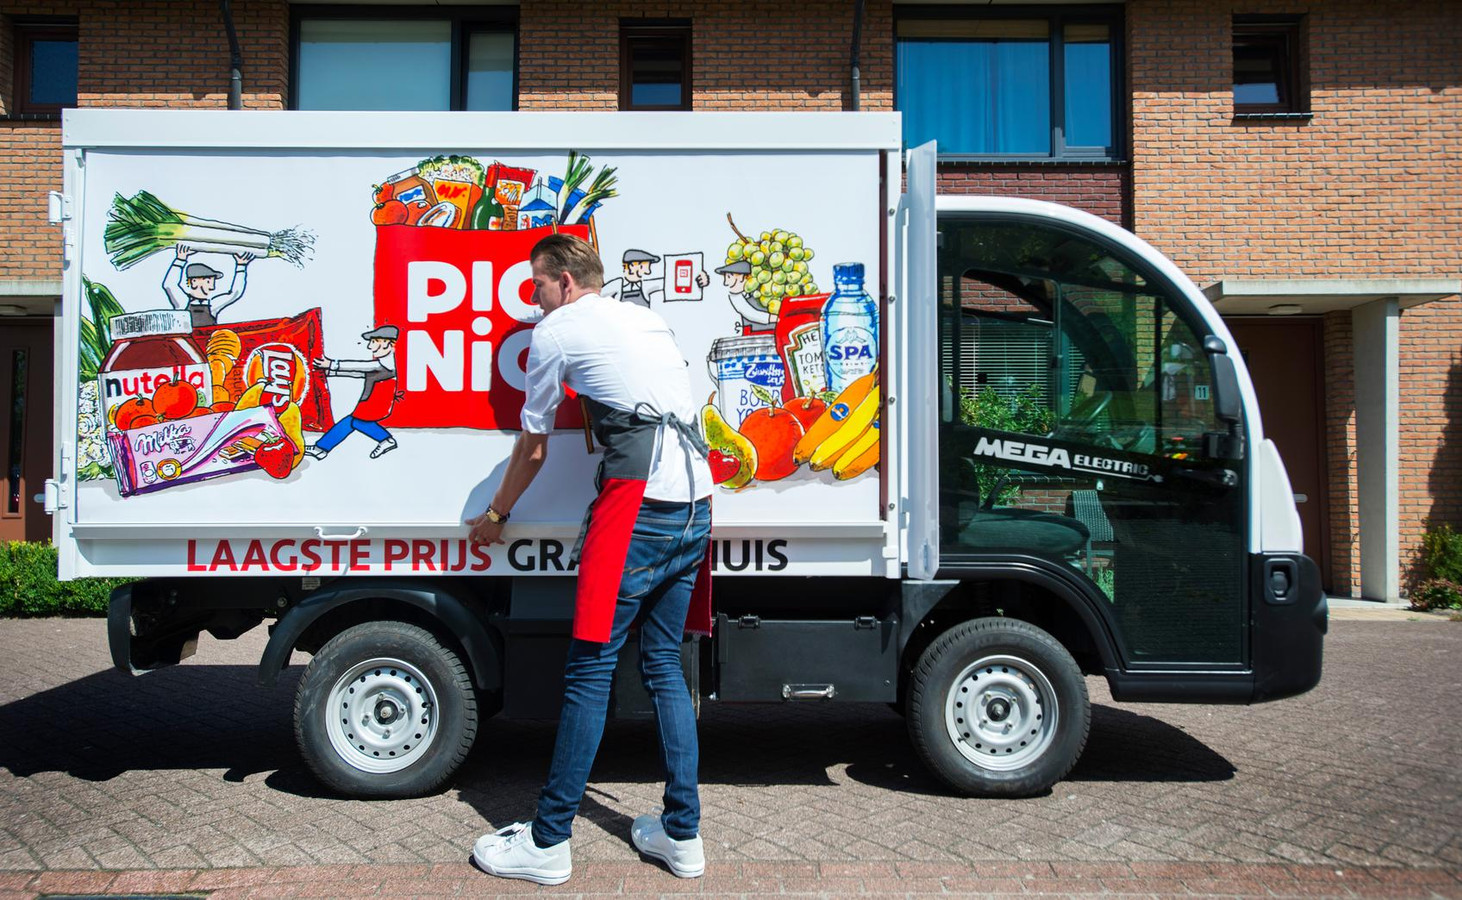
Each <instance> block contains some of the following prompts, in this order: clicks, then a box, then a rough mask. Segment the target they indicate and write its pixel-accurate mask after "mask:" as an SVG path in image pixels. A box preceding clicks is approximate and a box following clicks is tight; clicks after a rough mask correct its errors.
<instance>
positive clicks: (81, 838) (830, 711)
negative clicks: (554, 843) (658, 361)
mask: <svg viewBox="0 0 1462 900" xmlns="http://www.w3.org/2000/svg"><path fill="white" fill-rule="evenodd" d="M262 645H263V634H262V630H261V631H260V633H258V634H250V635H247V636H245V637H244V638H243V639H240V640H238V641H231V642H217V641H212V640H211V639H208V638H206V637H205V638H204V639H203V641H202V642H201V644H200V648H199V653H198V656H197V657H195V658H194V659H191V660H188V661H187V662H186V663H185V664H184V665H182V666H179V667H176V668H173V669H170V670H164V671H161V672H156V673H152V674H150V675H148V676H145V677H143V678H138V679H131V678H128V677H126V676H123V675H121V674H119V673H116V672H114V671H111V670H110V669H109V668H108V667H109V660H108V657H107V651H106V644H105V637H104V632H103V624H102V623H101V622H100V621H97V620H86V621H63V620H41V621H16V620H10V621H0V897H4V896H8V895H9V894H13V895H15V896H25V897H29V896H32V895H35V894H37V893H61V892H66V891H71V892H84V893H92V894H95V893H100V892H103V891H105V892H109V893H112V894H129V893H143V892H147V893H157V892H163V891H174V892H176V891H205V892H206V891H211V892H212V894H211V896H215V897H222V896H304V895H309V894H313V895H317V896H368V895H379V896H408V895H410V894H412V893H419V894H428V895H454V894H457V893H463V894H474V895H480V894H482V893H493V892H498V891H502V892H505V893H521V892H524V891H527V892H542V893H555V894H564V893H567V894H576V893H597V892H603V893H626V894H628V893H662V892H663V893H674V892H680V891H690V892H696V893H712V894H719V893H724V894H759V893H765V892H786V893H805V894H822V895H824V896H842V895H848V894H859V893H869V894H896V895H902V894H914V893H919V894H922V893H965V892H972V893H1001V892H1010V893H1100V892H1104V891H1109V892H1124V893H1125V892H1136V893H1146V894H1186V893H1207V894H1222V895H1289V894H1300V893H1306V894H1321V895H1330V896H1342V895H1349V894H1358V895H1374V894H1388V895H1393V896H1395V895H1399V896H1456V897H1462V882H1459V880H1458V878H1459V874H1458V873H1459V871H1462V775H1459V769H1458V763H1457V758H1458V751H1459V749H1462V716H1459V715H1458V713H1459V712H1462V667H1459V665H1458V662H1457V660H1459V659H1462V624H1455V623H1450V622H1446V621H1445V620H1439V619H1435V618H1431V619H1427V620H1425V621H1397V622H1386V621H1381V622H1378V621H1337V622H1335V623H1334V624H1333V625H1332V628H1331V634H1330V637H1329V639H1328V640H1327V645H1326V652H1327V659H1326V673H1325V678H1324V680H1323V681H1322V683H1321V685H1320V687H1319V688H1318V689H1316V690H1315V691H1313V692H1311V693H1310V694H1307V695H1305V696H1302V697H1298V698H1294V699H1291V700H1286V701H1281V702H1279V703H1273V704H1265V705H1261V706H1255V707H1214V706H1178V705H1117V704H1114V703H1112V702H1111V700H1110V698H1109V695H1108V694H1107V692H1106V690H1105V685H1104V683H1103V682H1102V681H1101V680H1100V679H1093V680H1091V681H1090V682H1089V686H1090V688H1091V691H1092V698H1093V701H1094V702H1095V703H1096V704H1098V705H1097V706H1096V708H1095V710H1094V713H1093V721H1092V734H1091V738H1090V740H1089V742H1088V746H1087V751H1086V754H1085V755H1084V756H1083V758H1082V761H1081V762H1080V763H1079V764H1078V766H1077V768H1076V769H1075V771H1074V772H1073V773H1072V775H1071V776H1070V777H1069V778H1068V779H1067V780H1066V781H1064V782H1062V783H1061V784H1059V785H1057V786H1056V788H1055V789H1054V790H1053V791H1052V792H1051V793H1050V794H1048V795H1046V796H1043V797H1037V798H1032V799H1029V800H1023V801H994V800H972V799H965V798H958V797H952V796H950V795H948V794H947V793H946V792H945V791H944V790H943V789H942V788H941V787H940V786H939V785H938V784H937V783H936V782H935V781H934V780H933V779H932V778H931V777H930V776H928V775H927V774H926V773H925V772H924V770H923V769H922V767H921V766H920V765H919V763H918V761H917V759H916V758H915V757H914V755H913V752H912V750H911V749H910V746H909V742H908V739H907V735H906V732H905V726H904V722H903V720H902V719H901V718H900V717H899V716H897V715H896V714H894V713H893V712H891V711H890V710H888V709H887V708H886V707H884V706H881V705H867V706H864V705H856V706H855V705H835V704H828V705H815V706H780V705H779V706H744V707H736V706H729V705H721V704H707V705H706V706H705V708H704V713H703V717H702V721H701V733H702V745H703V754H702V766H701V772H702V780H703V787H702V800H703V805H704V809H705V823H704V831H703V834H704V836H705V838H706V841H707V856H708V857H709V861H710V866H709V870H708V874H707V877H706V878H705V879H703V880H700V881H695V882H682V881H678V880H676V879H674V878H672V877H671V876H670V875H669V874H668V873H666V872H664V871H663V870H661V869H659V868H657V867H655V866H652V865H650V864H648V863H645V862H642V861H639V860H638V858H637V856H636V854H635V853H634V851H633V849H632V848H631V847H630V846H629V844H628V838H627V834H628V828H629V822H630V820H631V819H632V818H633V816H634V815H636V814H637V813H640V812H644V811H648V810H650V809H652V808H654V807H655V806H656V805H657V804H658V801H659V793H660V790H661V783H660V773H659V771H658V768H659V767H658V761H657V758H656V752H655V745H654V733H653V729H652V726H650V725H648V724H646V723H615V724H612V725H611V727H610V729H609V732H608V734H607V735H606V739H605V745H604V751H603V753H602V754H601V758H600V760H599V763H598V764H597V765H596V768H595V773H594V778H595V781H594V783H593V785H592V787H591V792H590V794H589V796H588V797H586V799H585V803H584V806H583V810H582V813H581V817H580V819H579V820H578V823H577V825H576V830H575V839H574V856H575V861H576V872H575V877H574V879H573V880H572V881H570V882H569V883H568V884H566V885H564V886H562V887H560V888H555V889H547V888H538V887H536V886H532V885H527V884H521V883H512V882H500V881H497V880H495V879H490V878H488V877H486V876H483V875H480V874H478V873H476V872H475V871H474V870H472V869H470V868H469V867H468V865H467V863H466V855H467V851H468V849H469V848H470V846H471V843H472V840H473V839H474V838H475V837H476V836H477V835H478V834H480V833H481V832H483V831H485V830H489V829H493V828H497V827H501V826H502V825H504V824H507V823H509V822H512V821H515V820H517V819H522V818H527V817H528V816H530V815H531V814H532V809H533V806H534V801H535V798H536V794H537V790H538V787H539V784H540V781H541V779H542V777H543V774H544V770H545V767H546V764H547V757H548V753H549V751H550V749H551V746H552V740H553V726H552V724H542V723H531V724H524V723H504V722H496V721H493V722H489V723H487V724H486V725H485V727H484V728H483V730H482V732H481V734H480V736H479V739H478V744H477V747H476V749H475V750H474V752H473V755H472V757H471V758H470V759H469V760H468V763H467V765H466V766H465V767H464V769H463V771H462V773H461V774H460V775H459V776H458V777H457V778H456V779H455V780H454V782H453V783H452V786H451V787H450V788H449V789H448V790H446V791H445V792H443V793H442V794H439V795H437V796H435V797H427V798H421V799H418V800H408V801H393V802H377V803H363V802H354V801H347V800H340V799H336V798H333V797H329V796H323V795H322V794H321V793H320V791H319V789H318V787H317V786H316V784H315V782H314V781H313V780H312V779H311V778H310V777H309V776H308V774H307V773H306V772H305V770H304V768H303V765H302V763H301V762H300V760H299V757H298V755H297V753H296V751H295V749H294V746H293V740H292V733H291V725H290V707H291V701H292V697H293V687H294V683H295V681H296V679H297V677H298V671H297V670H291V672H290V673H289V674H288V676H287V677H286V678H284V679H283V680H282V683H281V684H280V685H278V686H277V687H276V688H273V689H270V690H263V689H260V688H258V687H256V686H255V681H254V675H255V669H254V666H255V663H256V662H257V659H258V655H259V652H260V649H261V648H262ZM1337 872H1338V873H1340V874H1336V873H1337ZM7 892H8V894H7Z"/></svg>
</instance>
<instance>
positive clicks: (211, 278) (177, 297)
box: [162, 244, 254, 328]
mask: <svg viewBox="0 0 1462 900" xmlns="http://www.w3.org/2000/svg"><path fill="white" fill-rule="evenodd" d="M192 255H193V250H192V249H191V248H189V247H185V246H183V245H182V244H179V245H178V248H177V255H176V257H175V258H174V259H173V264H172V265H171V266H168V270H167V274H166V275H164V276H163V277H162V289H163V291H164V292H165V293H166V294H167V295H168V300H169V301H170V302H171V303H172V304H173V309H186V310H187V311H188V312H189V313H191V314H192V316H193V327H194V328H204V327H207V326H209V325H217V324H218V314H219V313H220V312H223V308H224V307H225V306H229V305H232V304H234V303H237V302H238V301H239V300H241V299H243V296H244V288H245V287H246V286H247V285H248V280H249V262H250V260H252V259H253V258H254V256H253V254H251V253H235V254H234V277H233V281H232V282H230V283H229V286H228V290H226V291H224V292H223V293H221V294H220V293H217V291H218V279H220V278H222V277H223V273H222V272H220V271H218V270H217V269H215V268H213V267H212V266H210V265H208V264H207V263H201V262H195V263H190V262H188V257H190V256H192Z"/></svg>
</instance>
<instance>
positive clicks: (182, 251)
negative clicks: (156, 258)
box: [175, 244, 193, 259]
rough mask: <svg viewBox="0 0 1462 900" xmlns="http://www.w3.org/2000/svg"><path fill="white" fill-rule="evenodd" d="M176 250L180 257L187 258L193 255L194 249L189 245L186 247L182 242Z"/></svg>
mask: <svg viewBox="0 0 1462 900" xmlns="http://www.w3.org/2000/svg"><path fill="white" fill-rule="evenodd" d="M175 250H176V252H177V254H178V259H187V258H188V257H190V256H192V255H193V250H192V249H191V248H189V247H184V246H183V245H182V244H178V245H177V247H176V248H175Z"/></svg>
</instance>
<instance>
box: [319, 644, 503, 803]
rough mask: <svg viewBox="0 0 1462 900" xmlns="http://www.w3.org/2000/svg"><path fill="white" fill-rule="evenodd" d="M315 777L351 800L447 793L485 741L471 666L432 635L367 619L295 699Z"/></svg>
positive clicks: (326, 656)
mask: <svg viewBox="0 0 1462 900" xmlns="http://www.w3.org/2000/svg"><path fill="white" fill-rule="evenodd" d="M294 732H295V739H296V741H297V742H298V744H299V749H300V753H301V754H302V755H303V756H304V758H305V762H306V763H307V764H308V765H309V767H310V770H311V771H312V772H314V773H315V776H316V777H317V778H319V779H320V780H321V781H322V782H324V783H325V784H326V785H328V786H329V787H331V788H333V789H334V790H336V791H339V792H340V793H342V794H344V795H346V796H350V797H361V798H371V799H387V798H400V797H417V796H420V795H422V794H427V793H430V792H431V791H433V790H435V789H436V788H438V787H440V786H441V784H442V782H444V781H446V780H447V778H448V777H450V776H451V774H452V773H453V772H455V771H456V770H457V767H458V766H459V765H461V763H462V760H463V759H465V758H466V756H467V751H468V750H470V749H471V748H472V741H473V739H474V738H475V737H476V736H477V699H476V696H475V695H474V692H473V689H472V681H471V679H470V678H469V677H468V675H467V668H466V666H464V665H463V664H462V661H461V659H460V658H459V657H458V656H457V654H456V652H455V651H453V650H452V649H451V648H449V647H447V646H445V645H444V644H442V642H441V641H439V640H437V638H436V637H435V636H434V635H432V633H431V632H429V631H427V630H426V629H424V628H419V627H417V626H415V625H408V624H406V623H404V622H366V623H363V624H360V625H356V626H354V627H352V628H348V629H346V630H345V631H342V632H341V633H340V634H338V635H336V636H335V637H333V638H331V639H330V640H329V641H328V642H327V643H326V644H325V646H323V647H321V648H320V652H318V653H316V654H315V656H314V658H313V659H311V660H310V664H309V667H308V668H306V669H305V674H304V677H302V678H301V679H300V684H299V691H298V692H297V693H296V694H295V703H294Z"/></svg>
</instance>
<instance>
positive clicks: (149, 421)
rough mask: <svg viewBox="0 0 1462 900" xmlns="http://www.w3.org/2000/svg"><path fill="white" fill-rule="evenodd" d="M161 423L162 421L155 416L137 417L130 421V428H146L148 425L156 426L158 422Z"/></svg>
mask: <svg viewBox="0 0 1462 900" xmlns="http://www.w3.org/2000/svg"><path fill="white" fill-rule="evenodd" d="M161 421H162V419H159V418H158V417H157V416H153V415H146V416H138V417H137V418H135V419H133V420H132V427H133V428H146V427H147V426H148V425H156V424H157V423H158V422H161Z"/></svg>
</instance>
